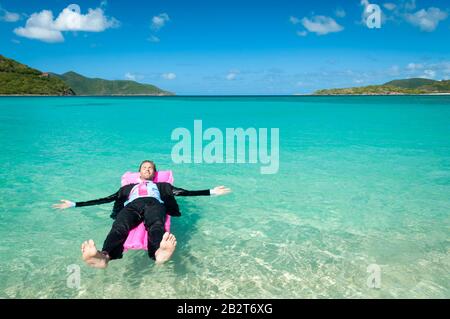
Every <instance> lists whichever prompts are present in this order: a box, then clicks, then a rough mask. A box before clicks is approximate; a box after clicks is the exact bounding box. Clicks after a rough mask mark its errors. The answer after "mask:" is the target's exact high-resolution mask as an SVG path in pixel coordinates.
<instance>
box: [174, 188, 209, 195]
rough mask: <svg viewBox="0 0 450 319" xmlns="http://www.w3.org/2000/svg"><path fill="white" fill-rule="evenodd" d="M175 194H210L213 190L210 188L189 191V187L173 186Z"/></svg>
mask: <svg viewBox="0 0 450 319" xmlns="http://www.w3.org/2000/svg"><path fill="white" fill-rule="evenodd" d="M172 194H173V196H209V195H211V192H210V191H209V189H204V190H200V191H188V190H187V189H183V188H179V187H175V186H172Z"/></svg>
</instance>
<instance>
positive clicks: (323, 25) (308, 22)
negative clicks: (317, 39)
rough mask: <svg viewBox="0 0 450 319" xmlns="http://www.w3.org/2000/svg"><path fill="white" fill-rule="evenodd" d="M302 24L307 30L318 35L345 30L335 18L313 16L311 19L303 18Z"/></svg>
mask: <svg viewBox="0 0 450 319" xmlns="http://www.w3.org/2000/svg"><path fill="white" fill-rule="evenodd" d="M301 22H302V24H303V26H304V27H305V28H306V30H308V31H309V32H314V33H317V34H318V35H325V34H328V33H331V32H339V31H342V30H344V28H343V27H342V26H340V25H339V24H338V23H336V21H334V19H333V18H330V17H326V16H313V17H312V18H311V19H308V18H303V19H302V20H301Z"/></svg>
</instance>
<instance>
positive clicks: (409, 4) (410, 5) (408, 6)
mask: <svg viewBox="0 0 450 319" xmlns="http://www.w3.org/2000/svg"><path fill="white" fill-rule="evenodd" d="M403 6H404V8H405V10H408V11H411V10H414V9H415V8H416V0H411V1H409V2H408V1H406V3H405V4H404V5H403Z"/></svg>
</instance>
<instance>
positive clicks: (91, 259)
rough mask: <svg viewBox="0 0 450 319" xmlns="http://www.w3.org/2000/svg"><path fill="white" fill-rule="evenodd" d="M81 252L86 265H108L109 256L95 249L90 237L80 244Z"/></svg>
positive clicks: (97, 266) (95, 266) (104, 266)
mask: <svg viewBox="0 0 450 319" xmlns="http://www.w3.org/2000/svg"><path fill="white" fill-rule="evenodd" d="M81 253H82V254H83V260H84V261H85V263H86V264H87V265H88V266H91V267H94V268H106V267H108V261H109V257H108V256H107V255H104V254H102V253H101V252H99V251H98V250H97V248H96V247H95V244H94V241H93V240H92V239H90V240H89V241H85V242H84V243H83V244H81Z"/></svg>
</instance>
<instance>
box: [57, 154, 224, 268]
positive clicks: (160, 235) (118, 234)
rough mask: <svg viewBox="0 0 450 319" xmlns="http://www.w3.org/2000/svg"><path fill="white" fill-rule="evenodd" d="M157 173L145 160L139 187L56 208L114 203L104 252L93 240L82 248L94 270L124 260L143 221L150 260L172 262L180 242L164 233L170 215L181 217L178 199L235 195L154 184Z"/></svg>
mask: <svg viewBox="0 0 450 319" xmlns="http://www.w3.org/2000/svg"><path fill="white" fill-rule="evenodd" d="M155 172H156V166H155V163H154V162H152V161H148V160H145V161H143V162H142V163H141V165H140V166H139V173H140V181H139V183H136V184H130V185H126V186H123V187H121V188H120V189H119V190H118V191H117V192H116V193H114V194H112V195H110V196H108V197H104V198H99V199H95V200H90V201H86V202H76V203H75V202H72V201H69V200H64V199H63V200H61V203H60V204H55V205H53V207H54V208H57V209H66V208H71V207H82V206H91V205H99V204H104V203H110V202H112V201H114V208H113V212H112V214H111V218H113V219H114V223H113V225H112V228H111V231H110V232H109V234H108V236H107V237H106V239H105V242H104V244H103V248H102V250H101V251H99V250H97V248H96V246H95V243H94V241H93V240H88V241H85V242H84V243H83V244H82V245H81V252H82V255H83V260H84V261H85V262H86V264H88V265H89V266H91V267H94V268H106V267H107V266H108V262H109V261H111V260H114V259H120V258H122V254H123V244H124V243H125V241H126V239H127V237H128V233H129V231H130V230H132V229H133V228H135V227H136V226H138V225H139V224H140V223H141V222H142V221H143V222H144V224H145V227H146V229H147V232H148V255H149V257H150V258H152V259H154V260H155V262H156V263H157V264H162V263H164V262H165V261H168V260H169V259H170V257H171V256H172V254H173V252H174V251H175V246H176V245H177V241H176V238H175V236H174V235H173V234H169V233H168V232H164V223H165V217H166V214H169V215H171V216H181V213H180V209H179V207H178V204H177V201H176V200H175V197H174V196H208V195H225V194H228V193H229V192H230V191H231V190H230V189H229V188H226V187H224V186H217V187H214V188H213V189H207V190H199V191H188V190H185V189H182V188H178V187H174V186H172V185H171V184H169V183H154V182H152V180H153V177H154V175H155Z"/></svg>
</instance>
